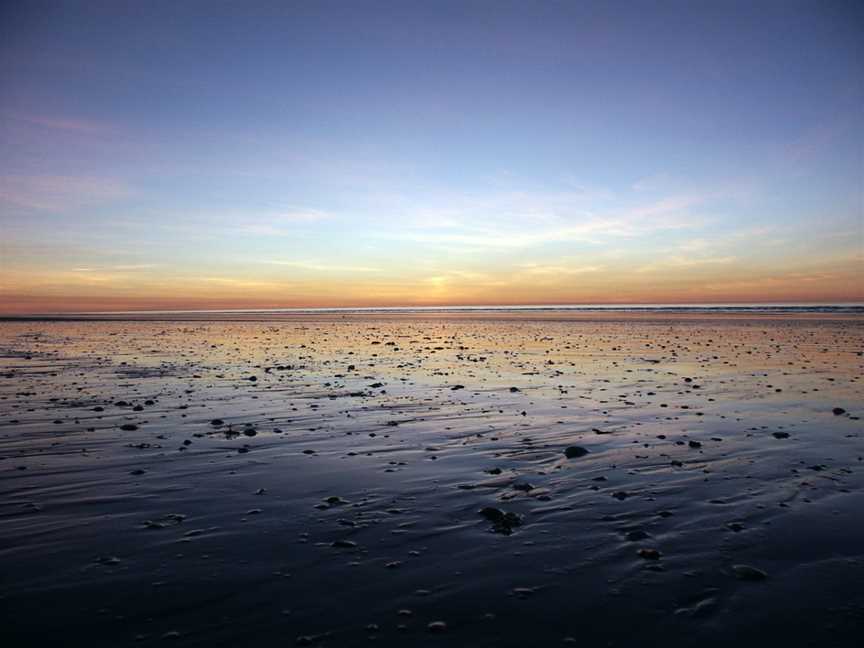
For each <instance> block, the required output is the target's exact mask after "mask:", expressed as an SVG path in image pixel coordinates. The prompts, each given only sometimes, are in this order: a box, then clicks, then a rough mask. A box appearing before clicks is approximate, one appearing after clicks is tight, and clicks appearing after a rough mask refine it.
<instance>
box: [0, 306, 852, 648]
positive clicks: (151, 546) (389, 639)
mask: <svg viewBox="0 0 864 648" xmlns="http://www.w3.org/2000/svg"><path fill="white" fill-rule="evenodd" d="M862 351H864V319H862V318H861V317H856V316H845V317H840V316H836V317H831V316H827V315H826V316H818V315H816V316H812V315H808V316H806V317H803V316H795V317H791V316H786V317H783V316H764V317H759V316H754V315H748V316H746V317H745V316H730V315H713V316H709V315H699V316H678V315H676V316H668V315H665V316H657V317H620V318H618V317H615V316H610V315H609V314H605V316H604V317H602V318H601V317H570V318H553V317H543V318H541V317H536V316H522V317H510V316H508V317H496V316H485V317H480V316H476V315H474V316H470V317H469V316H458V317H457V316H449V317H448V316H442V315H440V314H439V315H434V316H422V315H413V316H410V317H409V316H398V315H388V316H386V317H381V316H354V317H350V318H342V317H320V316H316V317H312V316H305V317H301V316H295V317H282V318H276V319H274V320H273V321H249V322H226V321H219V322H208V321H194V322H189V321H143V322H142V321H111V322H105V321H85V322H82V321H20V322H8V321H7V322H2V323H0V565H2V594H0V596H2V598H0V609H2V613H0V620H2V631H0V636H2V637H4V639H5V640H4V645H10V646H36V645H40V646H41V645H51V644H55V645H63V646H68V645H88V646H121V645H132V644H135V645H149V644H158V645H166V644H173V645H184V646H237V645H289V646H291V645H311V646H357V645H368V644H369V643H370V641H372V643H373V645H387V646H405V645H411V646H414V645H418V646H535V645H536V646H541V645H551V646H557V645H570V644H577V645H583V646H637V645H639V646H645V645H665V646H706V645H708V646H714V645H718V646H719V645H729V644H730V643H732V642H736V643H739V644H743V645H763V646H764V645H783V646H810V645H813V646H853V645H858V643H859V641H860V638H861V628H862V627H864V589H862V587H861V583H862V582H864V489H862V487H864V437H862V432H864V428H862V421H861V420H860V418H859V417H860V415H861V413H862V412H861V409H862V403H864V384H862V380H861V375H862V366H864V358H862Z"/></svg>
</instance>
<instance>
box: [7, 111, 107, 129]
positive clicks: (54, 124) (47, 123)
mask: <svg viewBox="0 0 864 648" xmlns="http://www.w3.org/2000/svg"><path fill="white" fill-rule="evenodd" d="M20 119H21V120H22V121H24V122H27V123H28V124H32V125H34V126H40V127H42V128H50V129H52V130H61V131H71V132H76V133H103V132H106V131H107V130H110V129H109V127H108V126H107V125H106V124H103V123H100V122H95V121H91V120H86V119H75V118H68V117H56V116H54V117H52V116H43V115H30V116H26V117H21V118H20Z"/></svg>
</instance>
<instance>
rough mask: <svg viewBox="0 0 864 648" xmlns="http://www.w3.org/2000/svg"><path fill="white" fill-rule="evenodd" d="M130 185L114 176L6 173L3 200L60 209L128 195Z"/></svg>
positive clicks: (1, 180)
mask: <svg viewBox="0 0 864 648" xmlns="http://www.w3.org/2000/svg"><path fill="white" fill-rule="evenodd" d="M130 194H131V190H130V188H129V186H128V185H127V184H126V183H125V182H123V181H121V180H117V179H114V178H101V177H80V176H54V175H40V176H31V175H4V176H0V204H6V205H7V206H13V207H18V208H24V209H36V210H48V211H59V210H66V209H69V208H76V207H84V206H88V205H94V204H99V203H106V202H110V201H113V200H118V199H121V198H125V197H127V196H129V195H130Z"/></svg>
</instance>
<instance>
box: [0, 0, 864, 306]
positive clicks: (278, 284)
mask: <svg viewBox="0 0 864 648" xmlns="http://www.w3.org/2000/svg"><path fill="white" fill-rule="evenodd" d="M862 34H864V5H862V4H861V3H860V2H837V1H826V0H823V1H818V2H817V1H813V2H796V1H794V0H784V1H783V2H760V1H756V2H753V1H750V2H741V3H737V2H732V1H723V2H721V1H719V0H718V1H713V2H712V1H705V2H647V1H640V0H632V1H628V2H608V1H606V2H540V1H532V2H527V1H526V2H508V1H496V2H491V1H490V2H472V1H463V2H443V1H432V0H426V1H424V2H410V1H407V0H403V1H400V2H368V1H364V0H356V1H351V2H348V1H345V2H328V1H318V2H311V1H309V2H285V1H283V2H244V3H239V2H219V1H209V2H194V1H190V2H130V1H111V2H98V1H88V2H83V1H81V2H44V3H43V2H39V1H38V0H36V1H30V2H26V3H4V4H3V6H2V8H0V151H2V155H0V312H3V313H22V312H34V313H35V312H69V311H73V312H74V311H99V310H134V309H177V308H181V309H183V308H279V307H311V306H324V307H332V306H399V305H406V306H407V305H465V304H481V305H482V304H565V303H567V304H580V303H582V304H585V303H589V304H590V303H706V302H832V303H836V302H849V301H854V302H860V301H864V108H862V106H864V38H862Z"/></svg>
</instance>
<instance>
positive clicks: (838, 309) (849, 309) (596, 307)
mask: <svg viewBox="0 0 864 648" xmlns="http://www.w3.org/2000/svg"><path fill="white" fill-rule="evenodd" d="M469 312H636V313H638V312H645V313H849V314H864V304H581V305H566V304H538V305H528V306H389V307H363V308H361V307H357V308H232V309H204V310H147V311H101V312H88V313H75V314H77V315H130V316H134V315H183V314H189V315H192V314H201V315H204V314H212V315H218V314H223V315H231V314H238V315H239V314H249V315H251V314H261V315H264V314H272V315H278V314H280V313H284V314H286V315H287V314H305V313H309V314H314V313H322V314H323V313H345V314H352V313H356V314H363V313H370V314H371V313H397V314H398V313H469Z"/></svg>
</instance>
